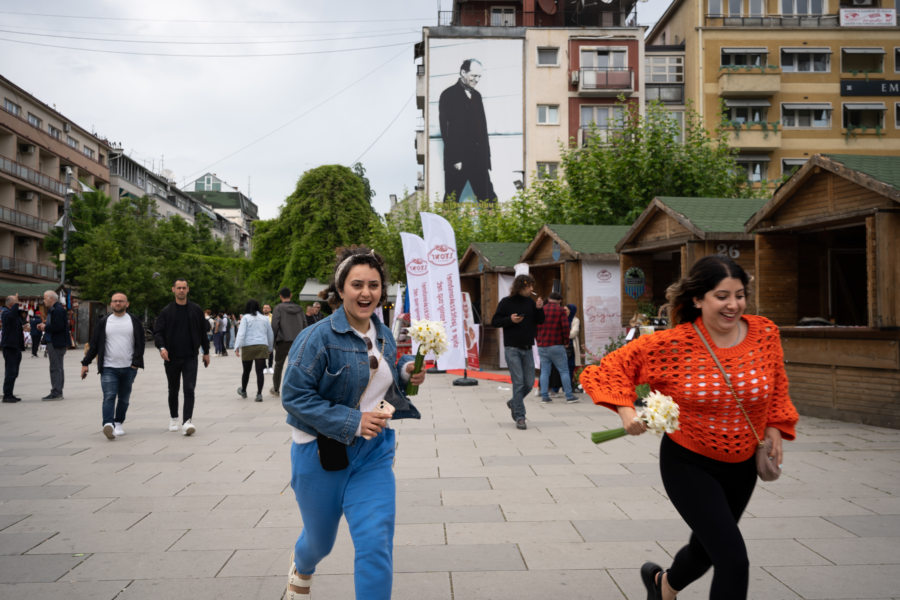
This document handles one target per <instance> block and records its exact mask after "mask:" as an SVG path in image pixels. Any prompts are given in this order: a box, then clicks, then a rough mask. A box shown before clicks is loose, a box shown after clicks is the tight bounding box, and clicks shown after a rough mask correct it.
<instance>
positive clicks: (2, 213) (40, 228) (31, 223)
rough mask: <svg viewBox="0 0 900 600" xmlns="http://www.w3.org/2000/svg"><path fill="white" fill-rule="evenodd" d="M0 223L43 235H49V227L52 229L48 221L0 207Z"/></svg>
mask: <svg viewBox="0 0 900 600" xmlns="http://www.w3.org/2000/svg"><path fill="white" fill-rule="evenodd" d="M0 221H2V222H4V223H9V224H10V225H18V226H19V227H23V228H25V229H31V230H32V231H37V232H39V233H45V234H46V233H49V231H50V227H52V224H51V223H50V221H45V220H43V219H39V218H37V217H35V216H33V215H29V214H25V213H23V212H19V211H17V210H13V209H11V208H7V207H5V206H0Z"/></svg>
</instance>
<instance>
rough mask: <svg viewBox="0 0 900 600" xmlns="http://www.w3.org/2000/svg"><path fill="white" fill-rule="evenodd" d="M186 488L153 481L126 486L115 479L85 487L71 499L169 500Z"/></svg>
mask: <svg viewBox="0 0 900 600" xmlns="http://www.w3.org/2000/svg"><path fill="white" fill-rule="evenodd" d="M185 487H186V484H184V483H174V482H169V481H163V480H158V479H153V480H151V481H149V482H147V483H142V484H130V485H129V484H128V483H126V482H122V481H117V480H116V479H115V478H107V479H104V480H102V481H99V482H97V483H95V484H93V485H89V486H85V487H84V488H82V489H81V490H79V491H78V493H75V494H72V497H73V498H78V499H81V498H121V499H128V498H153V497H160V498H171V497H172V496H175V495H176V494H178V493H179V492H181V491H183V490H184V489H185Z"/></svg>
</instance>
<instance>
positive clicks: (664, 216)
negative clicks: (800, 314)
mask: <svg viewBox="0 0 900 600" xmlns="http://www.w3.org/2000/svg"><path fill="white" fill-rule="evenodd" d="M765 202H766V201H765V200H761V199H754V198H675V197H668V196H659V197H656V198H654V199H653V200H652V201H651V202H650V204H649V205H648V206H647V208H646V209H645V210H644V212H643V213H641V215H640V216H639V217H638V218H637V220H636V221H635V222H634V225H632V226H631V228H630V229H629V230H628V231H627V233H626V234H625V235H624V236H623V237H622V239H621V241H619V243H618V244H616V251H617V252H619V257H620V261H621V270H622V290H623V291H622V320H623V324H627V323H628V322H629V321H630V320H631V318H632V317H633V316H634V314H635V313H637V312H647V311H648V309H649V305H650V304H652V305H653V307H654V310H655V309H658V308H659V307H660V306H662V305H663V304H665V302H666V288H667V287H668V286H669V285H670V284H672V283H673V282H675V281H677V280H678V279H679V278H680V277H681V276H682V275H683V274H684V273H686V272H687V271H688V269H690V267H691V265H692V264H694V262H695V261H697V260H698V259H700V258H703V257H704V256H709V255H710V254H725V255H728V256H730V257H731V258H732V259H734V261H735V262H737V263H738V264H740V265H741V266H742V267H744V269H746V270H747V272H748V273H750V274H753V272H754V261H755V250H754V245H753V236H752V235H751V234H748V233H747V232H746V231H745V229H744V226H745V224H746V223H747V220H748V219H749V218H750V217H752V216H753V215H754V214H755V213H756V211H758V210H759V209H760V208H761V207H762V206H763V204H765ZM639 308H640V309H643V310H642V311H639ZM747 310H748V311H749V312H755V310H754V307H753V306H752V305H751V303H748V307H747ZM648 316H655V315H648Z"/></svg>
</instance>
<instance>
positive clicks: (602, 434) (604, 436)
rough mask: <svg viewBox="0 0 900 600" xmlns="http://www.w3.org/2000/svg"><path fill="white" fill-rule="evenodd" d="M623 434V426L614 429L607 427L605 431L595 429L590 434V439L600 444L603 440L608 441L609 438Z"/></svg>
mask: <svg viewBox="0 0 900 600" xmlns="http://www.w3.org/2000/svg"><path fill="white" fill-rule="evenodd" d="M624 436H625V428H624V427H618V428H616V429H608V430H606V431H595V432H594V433H592V434H591V441H592V442H594V443H595V444H602V443H603V442H608V441H609V440H614V439H616V438H620V437H624Z"/></svg>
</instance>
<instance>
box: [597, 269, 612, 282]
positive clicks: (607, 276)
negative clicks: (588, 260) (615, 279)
mask: <svg viewBox="0 0 900 600" xmlns="http://www.w3.org/2000/svg"><path fill="white" fill-rule="evenodd" d="M597 281H600V282H602V283H606V282H607V281H612V273H610V272H609V270H608V269H600V270H599V271H597Z"/></svg>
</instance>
